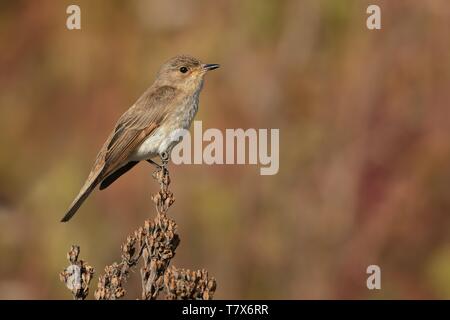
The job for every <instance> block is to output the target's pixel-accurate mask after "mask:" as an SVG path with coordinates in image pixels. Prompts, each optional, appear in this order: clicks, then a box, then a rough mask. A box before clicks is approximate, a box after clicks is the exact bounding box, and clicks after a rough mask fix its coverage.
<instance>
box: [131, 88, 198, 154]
mask: <svg viewBox="0 0 450 320" xmlns="http://www.w3.org/2000/svg"><path fill="white" fill-rule="evenodd" d="M183 102H184V103H182V104H180V105H179V106H178V107H177V108H174V110H173V111H172V112H171V113H170V114H169V115H168V116H167V117H166V118H165V119H164V120H163V121H162V122H161V124H160V125H159V127H158V128H156V129H155V130H154V131H153V132H152V133H151V134H150V135H149V136H148V137H147V138H146V139H145V140H144V142H142V143H141V144H140V145H139V147H138V148H137V149H136V151H135V152H134V153H133V155H132V156H131V160H133V161H140V160H146V159H151V158H154V157H156V156H158V155H159V154H161V153H163V152H166V151H169V150H171V149H172V148H173V147H174V146H175V145H176V144H177V143H179V142H180V141H181V136H182V133H183V132H184V130H188V129H189V127H190V126H191V123H192V120H193V119H194V117H195V115H196V114H197V110H198V95H197V96H194V97H191V98H190V99H186V100H185V101H183Z"/></svg>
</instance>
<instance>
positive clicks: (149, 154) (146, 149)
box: [61, 55, 220, 222]
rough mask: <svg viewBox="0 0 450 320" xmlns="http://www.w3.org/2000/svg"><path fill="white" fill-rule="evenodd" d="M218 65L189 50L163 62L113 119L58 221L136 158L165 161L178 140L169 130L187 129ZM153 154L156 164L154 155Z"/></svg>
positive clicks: (128, 167)
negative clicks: (137, 95) (146, 85)
mask: <svg viewBox="0 0 450 320" xmlns="http://www.w3.org/2000/svg"><path fill="white" fill-rule="evenodd" d="M219 67H220V65H219V64H215V63H213V64H204V63H202V62H201V61H200V60H198V59H197V58H194V57H192V56H189V55H177V56H175V57H173V58H171V59H169V60H168V61H167V62H165V63H164V64H163V65H162V66H161V68H160V69H159V71H158V72H157V74H156V78H155V81H154V82H153V84H152V85H151V86H150V87H149V88H148V89H147V90H146V91H145V92H144V93H143V94H142V95H141V96H140V98H139V99H138V100H137V101H136V102H135V103H134V104H133V105H132V106H131V107H130V108H129V109H128V110H127V111H125V113H123V114H122V116H121V117H120V118H119V120H118V121H117V123H116V125H115V126H114V129H113V130H112V132H111V134H110V135H109V137H108V138H107V139H106V141H105V143H104V144H103V146H102V148H101V149H100V151H99V153H98V154H97V157H96V159H95V161H94V164H93V166H92V169H91V171H90V173H89V175H88V177H87V179H86V181H85V183H84V185H83V186H82V188H81V190H80V191H79V193H78V195H77V196H76V198H75V199H74V200H73V202H72V203H71V205H70V206H69V208H68V210H67V212H66V214H65V215H64V217H63V218H62V220H61V222H67V221H69V220H70V219H71V218H72V217H73V215H74V214H75V213H76V212H77V210H78V209H79V208H80V206H81V205H82V204H83V202H84V201H85V200H86V199H87V198H88V196H89V195H90V194H91V192H92V191H93V190H95V188H96V187H97V186H98V185H99V189H100V190H103V189H106V188H107V187H108V186H109V185H111V184H112V183H113V182H114V181H116V180H117V179H118V178H119V177H120V176H122V175H123V174H124V173H126V172H127V171H129V170H130V169H131V168H133V167H134V166H135V165H136V164H137V163H139V162H140V161H148V162H149V163H151V164H153V165H156V166H163V167H165V166H166V165H167V163H168V161H169V160H170V152H171V150H172V148H173V147H174V146H175V145H176V144H177V143H179V142H180V140H181V139H179V136H176V135H174V134H173V133H174V132H177V131H178V130H187V129H189V127H190V125H191V122H192V120H193V119H194V117H195V115H196V113H197V110H198V106H199V96H200V92H201V90H202V88H203V82H204V77H205V74H206V73H207V72H208V71H210V70H214V69H217V68H219ZM157 157H160V159H161V162H162V164H161V165H160V164H158V163H157V162H155V161H154V160H153V159H154V158H157Z"/></svg>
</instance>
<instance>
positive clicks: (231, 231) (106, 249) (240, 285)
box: [0, 0, 450, 299]
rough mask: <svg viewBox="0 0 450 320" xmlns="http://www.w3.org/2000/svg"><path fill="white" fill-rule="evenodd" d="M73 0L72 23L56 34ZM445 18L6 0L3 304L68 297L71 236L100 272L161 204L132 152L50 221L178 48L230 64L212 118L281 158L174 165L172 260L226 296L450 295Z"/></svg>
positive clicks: (228, 5) (0, 240)
mask: <svg viewBox="0 0 450 320" xmlns="http://www.w3.org/2000/svg"><path fill="white" fill-rule="evenodd" d="M72 3H76V4H78V5H80V6H81V10H82V30H81V31H68V30H67V29H66V27H65V22H66V17H67V15H66V13H65V11H66V7H67V6H68V5H69V4H72ZM368 4H379V5H380V6H381V7H382V30H381V31H369V30H367V28H366V26H365V20H366V17H367V14H366V8H367V6H368ZM449 26H450V3H449V1H446V0H431V1H422V0H416V1H413V0H408V1H406V0H405V1H376V0H372V1H359V0H354V1H351V0H345V1H338V0H336V1H331V0H321V1H318V0H310V1H259V0H252V1H250V0H244V1H240V0H234V1H228V0H227V1H225V0H223V1H206V0H205V1H185V0H184V1H173V0H171V1H158V2H157V1H116V2H113V1H60V2H55V1H9V2H6V1H2V2H1V5H0V45H1V50H0V128H1V129H0V130H1V134H0V143H1V155H0V181H1V182H0V228H1V230H0V298H26V299H28V298H59V299H66V298H67V299H69V298H70V294H69V293H68V292H67V291H66V290H65V289H64V288H63V285H62V284H61V283H60V282H59V280H58V273H59V271H61V270H62V269H63V268H64V267H65V266H66V264H67V263H66V260H65V254H66V251H67V250H68V248H69V246H70V245H71V244H72V243H78V244H80V245H81V248H82V257H83V258H85V259H86V260H88V261H89V262H90V264H91V265H93V266H94V267H95V268H96V270H97V275H98V274H99V272H100V271H102V268H103V267H104V266H105V265H106V264H108V263H111V262H112V261H114V260H118V258H119V255H120V249H119V248H120V244H121V243H122V241H123V240H124V239H125V236H126V234H127V233H129V232H130V231H132V230H133V229H134V228H135V227H136V226H138V225H139V224H141V223H142V221H143V220H144V219H145V218H147V217H149V216H153V215H154V210H153V206H152V204H151V202H150V197H149V194H150V193H151V192H154V191H155V190H156V188H157V187H156V185H155V183H154V182H153V181H152V179H151V178H150V173H151V169H150V167H149V166H148V165H146V164H141V165H139V167H138V168H136V169H134V170H133V171H132V172H131V173H130V174H128V175H127V176H125V177H124V178H121V179H120V180H119V181H118V182H117V183H115V184H114V185H113V186H112V187H110V188H109V189H107V190H106V191H103V192H98V191H97V192H95V193H93V195H92V196H91V197H90V198H89V200H88V201H87V202H86V204H85V205H84V206H83V207H82V208H81V210H80V212H79V213H78V215H77V216H75V218H74V220H73V221H71V222H70V223H68V224H61V223H59V220H60V218H61V217H62V215H63V213H64V212H65V210H66V208H67V206H68V205H69V203H70V202H71V201H72V199H73V197H74V196H75V195H76V193H77V192H78V190H79V187H80V186H81V184H82V183H83V181H84V179H85V177H86V175H87V173H88V171H89V169H90V166H91V164H92V161H93V159H94V157H95V155H96V153H97V150H98V148H99V147H100V146H101V144H102V143H103V141H104V139H105V138H106V137H107V135H108V133H109V131H110V130H111V129H112V126H113V124H114V123H115V121H116V119H117V118H118V117H119V116H120V114H121V113H122V112H123V111H124V110H126V109H127V108H128V107H129V106H130V105H131V104H132V103H133V102H134V101H135V100H136V99H137V97H138V96H139V95H140V94H141V93H142V92H143V91H144V90H145V88H146V87H147V86H148V85H149V84H150V83H151V82H152V81H153V77H154V74H155V72H156V71H157V68H158V67H159V65H160V64H161V63H162V62H164V61H165V60H167V59H168V58H170V57H171V56H173V55H175V54H179V53H189V54H192V55H194V56H197V57H199V58H201V59H202V60H204V61H205V62H210V63H220V64H222V68H221V69H219V70H217V71H214V73H211V74H209V75H208V76H207V79H206V84H205V87H204V91H203V94H202V97H201V105H200V112H199V114H198V116H197V119H199V120H202V121H203V127H204V128H210V127H217V128H220V129H224V128H239V127H242V128H250V127H252V128H280V137H281V138H280V158H281V163H280V171H279V173H278V175H275V176H260V175H259V169H258V168H257V167H256V166H226V165H223V166H207V165H203V166H199V165H185V166H176V167H174V166H172V170H171V173H172V178H173V191H174V192H175V196H176V199H177V200H176V203H175V205H174V206H173V207H172V208H171V215H172V216H173V217H174V218H175V220H176V221H177V223H178V225H179V232H180V235H181V244H180V246H179V248H178V250H177V255H176V258H175V260H174V263H175V265H177V266H180V267H190V268H201V267H205V268H207V269H208V270H209V271H210V273H211V274H213V275H214V276H216V278H217V281H218V285H219V287H218V290H217V294H216V297H217V298H274V299H282V298H287V299H292V298H375V299H376V298H395V299H398V298H450V232H449V231H450V214H449V213H450V196H449V192H450V169H449V168H450V143H449V141H448V140H449V137H450V117H449V115H450V110H449V109H450V106H449V101H450V86H449V85H450V36H449V35H450V32H449V31H450V27H449ZM370 264H378V265H380V266H381V268H382V290H381V291H378V292H373V291H372V292H371V291H369V290H367V288H366V276H367V275H366V274H365V270H366V267H367V266H368V265H370ZM96 278H97V276H96ZM95 280H96V279H95ZM95 286H96V283H93V285H92V289H93V288H95ZM128 288H129V291H130V292H129V294H128V295H127V298H135V297H137V296H138V292H139V273H135V274H133V275H132V279H131V280H130V282H129V285H128Z"/></svg>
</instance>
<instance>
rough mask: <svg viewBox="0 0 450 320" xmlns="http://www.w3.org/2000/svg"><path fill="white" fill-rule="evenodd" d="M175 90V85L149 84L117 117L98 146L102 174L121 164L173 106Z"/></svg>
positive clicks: (110, 171) (105, 174) (104, 175)
mask: <svg viewBox="0 0 450 320" xmlns="http://www.w3.org/2000/svg"><path fill="white" fill-rule="evenodd" d="M175 93H176V89H175V88H173V87H170V86H163V87H159V88H157V89H153V90H152V88H150V89H149V90H148V91H147V92H146V93H144V95H143V96H142V97H141V98H140V99H139V100H138V101H137V102H136V103H135V105H134V106H133V107H131V108H130V109H129V110H128V111H127V112H125V113H124V114H123V115H122V117H120V119H119V121H118V122H117V124H116V127H115V128H114V131H113V132H112V133H111V135H110V137H109V138H108V140H107V141H106V143H105V145H104V147H103V148H102V149H103V150H104V167H103V172H102V176H103V177H106V176H108V175H109V174H111V173H112V172H113V171H115V170H117V169H118V168H120V167H121V166H123V165H125V164H126V163H127V162H128V160H129V157H130V155H131V154H132V153H133V152H134V151H135V149H136V148H137V147H138V146H139V145H140V144H141V143H142V142H144V141H145V139H146V138H147V137H148V136H149V135H150V134H151V133H152V132H153V131H154V130H155V129H156V128H157V127H158V126H159V125H160V124H161V122H162V121H163V120H164V119H165V118H166V116H167V115H168V113H170V111H171V110H172V109H173V108H174V107H175V106H176V95H175Z"/></svg>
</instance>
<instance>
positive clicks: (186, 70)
mask: <svg viewBox="0 0 450 320" xmlns="http://www.w3.org/2000/svg"><path fill="white" fill-rule="evenodd" d="M180 72H181V73H186V72H188V68H186V67H181V68H180Z"/></svg>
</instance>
